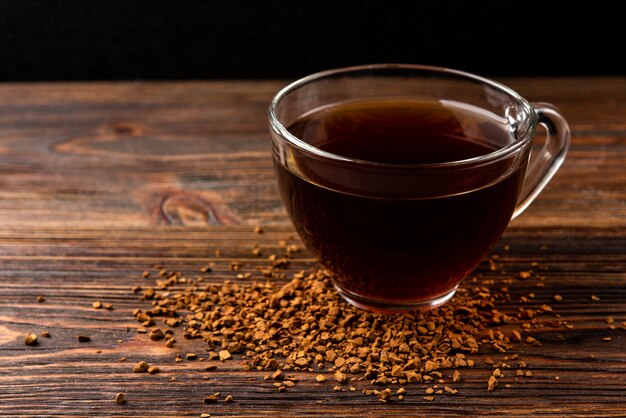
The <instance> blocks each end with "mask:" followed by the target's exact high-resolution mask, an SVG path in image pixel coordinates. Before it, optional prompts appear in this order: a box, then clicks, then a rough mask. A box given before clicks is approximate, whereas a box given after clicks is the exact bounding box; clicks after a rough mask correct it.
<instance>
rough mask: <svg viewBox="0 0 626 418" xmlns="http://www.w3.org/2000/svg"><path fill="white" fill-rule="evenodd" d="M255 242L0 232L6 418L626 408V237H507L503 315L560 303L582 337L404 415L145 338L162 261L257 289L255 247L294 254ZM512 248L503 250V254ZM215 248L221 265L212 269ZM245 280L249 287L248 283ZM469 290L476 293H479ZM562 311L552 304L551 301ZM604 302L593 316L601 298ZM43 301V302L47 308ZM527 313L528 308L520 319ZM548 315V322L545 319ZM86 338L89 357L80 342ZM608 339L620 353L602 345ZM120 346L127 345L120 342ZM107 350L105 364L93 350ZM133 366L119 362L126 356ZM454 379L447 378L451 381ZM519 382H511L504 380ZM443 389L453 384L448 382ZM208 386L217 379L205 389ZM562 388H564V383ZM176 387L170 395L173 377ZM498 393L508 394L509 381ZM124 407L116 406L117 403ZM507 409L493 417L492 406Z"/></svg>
mask: <svg viewBox="0 0 626 418" xmlns="http://www.w3.org/2000/svg"><path fill="white" fill-rule="evenodd" d="M265 229H266V232H265V233H263V234H255V233H254V232H253V231H252V228H250V227H247V226H228V227H211V228H203V227H201V228H193V227H167V226H162V227H145V228H113V229H111V228H85V229H83V228H71V229H68V228H53V227H44V228H3V229H2V230H1V231H0V276H1V279H0V330H1V332H0V336H1V337H0V415H62V414H68V413H69V414H79V415H91V416H102V415H108V416H151V415H154V414H155V413H157V411H158V414H160V415H167V416H183V415H195V416H198V415H199V414H200V413H201V412H207V413H211V414H212V415H213V416H221V415H237V416H251V415H263V414H271V413H273V414H276V413H278V414H281V415H290V416H292V415H296V414H298V415H299V414H304V413H306V414H310V415H314V416H321V415H333V416H334V415H350V414H360V413H362V411H364V410H366V411H367V413H368V414H373V415H385V416H406V414H407V413H409V411H415V410H419V411H420V414H435V415H441V414H446V415H468V414H469V415H478V414H481V415H498V416H502V415H508V414H512V415H516V416H521V415H528V416H539V415H548V414H557V415H563V414H566V413H568V414H591V413H594V414H599V415H606V416H609V415H615V414H618V413H621V412H623V406H624V404H625V402H626V350H624V348H625V347H626V330H624V329H620V328H619V327H618V329H616V330H610V329H609V328H608V325H607V323H606V317H607V316H608V315H611V316H613V317H614V319H615V321H616V322H615V323H616V324H617V325H619V324H621V322H622V321H625V320H626V303H625V302H624V301H625V300H626V286H625V284H626V271H625V269H624V266H626V232H625V231H624V230H623V229H615V228H614V229H609V228H586V229H545V228H516V227H513V228H511V229H509V231H508V232H507V234H506V235H505V236H504V237H503V239H502V240H501V242H500V243H499V244H498V246H497V247H496V249H495V250H494V253H495V254H499V255H500V257H501V258H500V259H499V260H498V263H501V267H502V269H503V270H505V271H506V273H501V272H500V270H498V271H491V270H490V269H489V267H488V264H487V263H484V264H482V265H481V266H480V267H479V268H478V269H477V272H476V274H477V276H478V277H479V278H480V279H479V280H480V281H481V282H484V283H491V281H493V284H489V285H487V286H488V287H491V288H493V289H496V288H498V287H501V286H502V285H503V283H505V282H506V280H510V279H514V280H513V283H512V284H510V285H509V287H510V293H511V295H513V296H514V298H513V299H512V301H510V302H503V303H501V304H499V305H498V306H497V308H498V309H500V310H502V311H503V312H513V313H514V312H516V310H517V308H518V307H519V306H520V303H519V302H517V301H516V298H517V296H516V295H525V294H528V293H529V292H534V293H535V294H536V298H535V299H534V300H533V301H532V303H529V304H527V306H540V305H542V304H550V305H551V306H552V307H553V309H554V310H555V313H558V314H559V315H560V316H561V317H560V319H561V320H565V321H568V323H571V324H573V325H574V328H573V329H566V328H558V329H553V328H544V329H538V330H535V331H533V333H532V335H533V336H535V337H536V338H538V339H540V340H541V341H542V343H543V346H542V347H532V346H528V345H524V344H519V346H518V349H516V352H517V353H519V354H520V356H521V358H522V359H523V360H524V361H525V362H527V363H528V365H529V370H531V371H532V373H533V375H534V377H532V378H515V377H511V378H509V379H507V380H506V382H510V383H511V384H512V387H511V388H501V389H498V390H496V391H495V392H493V393H488V392H487V391H486V383H485V382H486V378H487V377H488V376H489V374H490V373H491V370H492V369H491V366H489V365H487V364H485V359H486V358H487V357H488V356H491V357H493V358H494V359H499V358H501V357H502V355H499V354H497V353H493V352H491V351H490V350H489V349H485V350H484V351H483V352H481V353H479V354H476V355H472V356H471V358H475V359H476V361H477V365H476V367H474V368H472V369H464V370H462V375H463V381H462V382H461V383H460V384H458V385H457V388H458V390H459V393H458V394H457V395H454V396H443V397H438V398H437V399H436V400H435V401H433V402H428V401H425V400H424V399H423V395H424V393H423V392H424V385H422V384H411V385H406V386H405V387H406V389H407V396H406V397H405V399H404V400H403V401H395V402H392V403H389V404H386V405H383V404H381V403H379V402H378V401H377V400H376V398H375V397H372V396H366V395H363V394H361V393H360V391H361V389H363V388H369V387H370V386H369V384H367V383H365V382H356V383H355V387H357V391H355V392H350V391H344V392H340V393H337V392H334V391H333V390H332V387H333V384H332V383H330V382H326V383H325V384H318V383H317V382H315V381H314V376H315V373H313V374H311V373H302V372H299V373H295V374H296V375H297V376H298V377H300V379H301V380H300V382H299V383H298V384H297V385H296V387H295V388H293V389H290V390H289V391H288V392H285V393H279V392H278V391H277V390H276V388H275V387H274V386H272V382H268V381H264V380H263V378H264V376H265V375H266V374H267V372H243V371H242V370H241V366H240V363H239V362H238V361H237V360H234V361H228V362H224V363H221V362H219V361H218V362H212V363H216V364H217V366H218V368H217V370H215V371H212V372H205V371H203V368H204V367H205V366H206V364H207V363H206V362H200V361H183V362H181V363H176V362H175V361H174V359H175V357H176V354H177V353H183V354H184V353H187V352H196V353H198V354H199V355H200V356H201V357H206V351H205V347H206V345H205V344H204V343H203V342H202V341H200V340H185V339H183V338H179V339H178V341H179V342H178V343H177V344H176V346H175V348H174V349H168V348H165V346H164V345H163V343H162V342H153V341H150V339H149V338H148V337H147V336H146V335H145V334H137V333H136V331H135V329H136V328H137V327H138V323H137V322H136V321H135V320H134V318H132V315H131V310H132V309H134V308H138V307H140V308H144V309H145V308H146V307H149V306H150V305H149V304H148V303H146V302H140V301H139V300H138V296H137V295H136V294H134V293H133V292H132V291H131V289H130V288H131V287H132V286H135V285H140V286H141V285H143V286H145V285H146V283H147V282H149V281H148V280H146V279H144V278H142V277H141V272H142V271H143V270H144V269H146V268H151V267H152V266H153V265H154V264H155V263H162V264H163V265H164V266H167V268H169V269H174V270H181V271H183V272H185V273H186V274H187V275H189V276H193V275H195V274H198V268H199V267H201V266H203V265H206V263H207V262H208V261H210V260H213V261H215V262H216V263H217V264H216V268H215V269H214V272H213V273H210V274H207V275H206V276H207V280H208V281H209V282H216V283H219V282H222V281H223V280H227V279H231V280H235V281H237V280H238V279H236V278H235V273H234V272H232V271H230V269H229V264H230V262H231V261H232V260H238V261H240V262H241V263H242V271H244V272H248V271H249V272H252V273H253V274H254V277H256V278H262V276H261V275H260V274H259V272H258V270H257V268H258V267H259V266H262V265H263V264H264V263H265V261H264V260H265V258H264V257H263V258H262V259H260V258H256V257H254V256H251V254H250V251H251V249H252V247H253V245H254V244H258V245H259V246H260V248H261V249H262V250H263V252H264V254H266V255H269V254H270V253H276V252H278V251H279V250H280V249H279V243H278V241H279V240H281V239H286V240H290V242H297V240H294V239H293V238H294V232H293V230H292V229H291V228H289V227H266V228H265ZM505 246H508V250H505ZM216 250H220V251H221V255H220V256H219V257H216V256H215V251H216ZM533 261H537V262H539V263H540V265H541V266H542V268H543V270H542V273H544V274H545V277H546V280H545V281H543V282H542V283H544V284H545V287H543V288H538V287H536V286H537V283H539V282H538V281H537V280H528V281H520V280H516V279H515V278H516V277H517V273H518V272H519V271H523V270H526V269H528V268H530V266H531V263H532V262H533ZM313 264H314V261H313V259H312V257H311V256H310V254H308V253H307V252H301V253H298V254H296V255H295V256H294V260H293V262H292V266H291V267H290V271H292V272H295V271H298V270H300V269H303V268H309V267H311V266H312V265H313ZM239 281H240V280H239ZM467 285H471V284H470V283H469V282H468V283H467ZM555 294H559V295H561V296H562V297H563V301H562V302H561V303H558V304H557V303H555V302H554V301H553V299H552V298H553V296H554V295H555ZM592 294H593V295H596V296H598V297H599V298H600V300H599V302H592V301H591V300H590V296H591V295H592ZM39 295H43V296H44V297H45V299H46V300H45V302H43V303H38V302H37V301H36V298H37V296H39ZM95 300H101V301H103V302H109V303H112V304H113V306H114V310H112V311H107V310H102V309H101V310H94V309H93V308H92V307H91V303H92V302H93V301H95ZM523 305H524V304H522V306H523ZM551 318H552V316H546V317H545V318H542V319H541V320H542V321H549V320H551ZM44 330H45V331H48V332H50V333H51V335H52V336H51V338H49V339H46V338H41V337H40V338H39V341H40V344H39V345H37V346H35V347H26V346H24V345H23V341H22V339H23V335H24V334H25V333H26V332H35V333H40V332H41V331H44ZM79 334H84V335H89V336H91V339H92V341H91V342H89V343H79V342H78V341H77V340H76V335H79ZM606 336H610V337H611V338H612V341H611V342H610V343H607V342H604V341H603V340H602V338H603V337H606ZM118 340H119V341H121V342H118ZM98 350H100V352H98ZM122 356H124V357H127V358H128V360H127V361H126V362H120V361H119V358H120V357H122ZM139 360H146V361H148V362H149V363H150V364H157V365H159V367H160V368H161V370H162V372H161V373H159V374H157V375H145V374H136V373H132V366H133V365H134V364H135V363H136V362H137V361H139ZM450 373H451V372H450ZM509 373H510V372H509ZM445 374H446V375H447V374H449V373H445ZM203 376H207V377H208V379H207V380H203V379H202V377H203ZM555 376H559V380H555ZM172 377H176V379H177V380H176V381H175V382H172V381H171V378H172ZM502 383H505V380H504V379H503V381H502ZM118 392H124V393H125V394H126V399H127V400H128V403H127V404H126V405H121V406H120V405H115V404H114V403H113V398H114V396H115V394H116V393H118ZM214 392H222V393H224V394H232V395H233V396H234V398H235V400H236V401H235V403H233V404H224V403H219V404H216V405H205V404H204V403H203V399H204V396H206V395H208V394H212V393H214ZM494 404H497V405H498V408H497V409H494V408H493V405H494Z"/></svg>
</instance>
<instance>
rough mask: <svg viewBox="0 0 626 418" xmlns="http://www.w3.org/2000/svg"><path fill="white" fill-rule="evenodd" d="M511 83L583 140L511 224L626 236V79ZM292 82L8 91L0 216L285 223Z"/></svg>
mask: <svg viewBox="0 0 626 418" xmlns="http://www.w3.org/2000/svg"><path fill="white" fill-rule="evenodd" d="M503 81H505V82H506V83H508V84H510V85H511V86H512V87H514V88H516V89H518V90H519V91H520V92H521V93H522V94H524V95H525V96H527V97H528V98H529V99H530V100H543V101H549V102H552V103H554V104H556V105H557V106H559V107H560V108H562V110H563V112H564V114H565V116H566V117H567V118H568V120H569V121H570V124H571V126H572V130H573V144H572V149H571V151H570V153H569V155H568V158H567V161H566V162H565V164H564V166H563V168H562V169H561V171H560V172H559V173H558V175H557V176H556V178H555V179H554V181H553V182H552V183H551V184H550V185H549V186H548V188H547V189H546V190H545V192H544V193H542V195H541V196H540V197H539V199H538V200H537V201H536V202H535V203H534V204H533V205H532V206H531V207H530V208H529V209H528V212H527V214H524V215H523V216H521V217H520V218H519V219H518V220H516V221H515V222H516V223H515V224H516V225H519V226H561V225H568V226H578V227H584V226H594V227H611V226H616V225H621V226H626V198H625V196H624V187H623V185H624V184H625V180H626V169H625V168H624V167H626V122H625V120H624V117H623V115H624V114H626V104H625V103H626V79H624V78H589V79H586V78H572V79H507V80H503ZM284 84H285V82H280V81H266V82H244V81H241V82H239V81H233V82H218V81H216V82H189V83H184V82H183V83H155V82H149V83H148V82H146V83H59V84H36V83H33V84H5V85H0V217H1V218H2V219H3V220H4V221H5V224H8V225H16V226H17V225H37V226H41V225H57V226H61V225H81V226H83V227H87V226H90V225H110V226H122V225H126V226H147V225H154V224H190V225H193V224H214V225H215V224H238V223H243V224H257V223H263V224H271V225H280V224H286V223H287V219H286V216H285V212H284V210H283V207H282V204H281V202H280V199H279V196H278V193H277V190H276V186H275V180H274V172H273V168H272V164H271V157H270V154H269V143H268V135H267V126H266V116H265V114H266V108H267V105H268V103H269V101H270V100H271V97H272V96H273V94H274V93H275V92H276V91H277V90H278V89H279V88H280V87H281V86H282V85H284ZM94 179H98V181H94ZM597 213H602V216H594V215H595V214H597Z"/></svg>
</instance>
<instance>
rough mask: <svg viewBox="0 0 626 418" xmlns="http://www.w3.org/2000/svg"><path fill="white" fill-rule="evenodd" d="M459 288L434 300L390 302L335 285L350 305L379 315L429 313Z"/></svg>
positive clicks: (455, 287)
mask: <svg viewBox="0 0 626 418" xmlns="http://www.w3.org/2000/svg"><path fill="white" fill-rule="evenodd" d="M457 288H458V285H457V286H454V288H453V289H452V290H451V291H450V292H448V293H446V294H444V295H441V296H437V297H436V298H433V299H420V300H416V301H410V300H409V301H406V300H403V301H390V300H376V299H370V298H366V297H363V296H359V295H357V294H356V293H353V292H350V291H349V290H346V289H343V288H341V287H340V286H338V285H337V284H336V283H335V289H337V292H339V294H340V295H341V297H342V298H343V299H344V300H345V301H346V302H348V303H349V304H350V305H353V306H356V307H357V308H361V309H365V310H366V311H370V312H378V313H388V314H393V313H402V312H409V311H427V310H429V309H433V308H436V307H438V306H441V305H443V304H444V303H446V302H447V301H448V300H450V299H451V298H452V296H454V294H455V293H456V289H457Z"/></svg>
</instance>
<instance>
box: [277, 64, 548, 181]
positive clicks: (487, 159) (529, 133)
mask: <svg viewBox="0 0 626 418" xmlns="http://www.w3.org/2000/svg"><path fill="white" fill-rule="evenodd" d="M394 69H397V70H419V71H424V72H430V73H432V74H442V75H453V76H457V77H459V78H461V79H465V80H467V81H473V82H478V83H482V84H485V85H487V86H489V87H491V88H493V89H494V90H499V91H501V92H503V93H505V94H507V95H508V96H510V97H512V98H513V99H515V100H516V101H517V102H518V103H519V104H520V105H521V106H522V107H524V108H525V110H526V111H527V112H528V115H529V117H530V123H529V124H528V126H527V128H526V129H525V131H524V132H523V133H522V134H521V135H520V136H519V138H518V139H517V140H515V141H513V142H512V143H510V144H508V145H506V146H504V147H502V148H498V149H497V150H494V151H492V152H490V153H487V154H483V155H479V156H477V157H472V158H468V159H464V160H456V161H445V162H439V163H427V164H421V163H420V164H415V163H408V164H407V163H402V164H398V163H386V162H378V161H371V160H361V159H358V158H350V157H346V156H343V155H339V154H334V153H331V152H328V151H324V150H321V149H319V148H317V147H314V146H313V145H311V144H309V143H307V142H305V141H303V140H302V139H300V138H298V137H297V136H295V135H293V134H292V133H291V132H289V130H288V129H287V128H286V127H285V126H284V125H283V124H282V123H281V122H280V121H279V120H278V115H277V112H276V109H277V107H278V105H279V104H280V102H281V101H282V100H283V98H284V97H285V96H287V95H288V94H289V93H291V92H292V91H294V90H296V89H298V88H299V87H301V86H303V85H305V84H308V83H310V82H312V81H316V80H319V79H322V78H326V77H329V76H335V75H338V74H348V73H358V72H366V71H375V70H394ZM268 119H269V122H270V127H271V129H272V130H274V132H275V133H276V134H278V135H279V136H280V137H281V138H283V139H284V140H286V141H287V142H289V143H290V144H291V145H293V146H294V147H296V148H298V149H300V150H301V151H304V152H306V153H309V154H312V155H314V156H317V157H319V158H322V159H329V160H333V161H336V162H343V163H351V164H354V165H357V166H360V165H362V166H370V167H372V166H373V167H379V168H393V169H398V168H402V169H404V168H423V169H437V168H455V167H464V166H468V165H475V164H483V163H491V162H494V161H497V160H500V159H501V158H504V157H506V156H508V155H510V154H512V153H514V152H516V151H517V150H519V149H520V148H522V147H524V146H525V145H526V144H527V143H528V142H529V141H530V140H531V139H532V138H533V136H534V133H535V129H536V126H537V114H536V112H535V110H534V109H533V107H532V105H531V104H530V102H528V100H526V99H524V98H523V97H522V96H521V95H520V94H518V93H517V92H516V91H515V90H513V89H511V88H510V87H508V86H506V85H504V84H502V83H498V82H497V81H493V80H490V79H488V78H485V77H481V76H479V75H476V74H472V73H469V72H465V71H460V70H454V69H451V68H446V67H437V66H430V65H418V64H398V63H383V64H367V65H356V66H350V67H341V68H335V69H331V70H325V71H319V72H316V73H313V74H310V75H308V76H306V77H302V78H300V79H298V80H296V81H294V82H292V83H290V84H288V85H287V86H285V87H283V88H282V89H281V90H280V91H279V92H278V93H276V95H275V96H274V98H273V99H272V101H271V103H270V106H269V108H268Z"/></svg>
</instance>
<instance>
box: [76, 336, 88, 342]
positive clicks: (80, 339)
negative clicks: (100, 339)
mask: <svg viewBox="0 0 626 418" xmlns="http://www.w3.org/2000/svg"><path fill="white" fill-rule="evenodd" d="M76 339H77V340H78V342H79V343H88V342H89V341H91V337H89V336H87V335H77V336H76Z"/></svg>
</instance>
